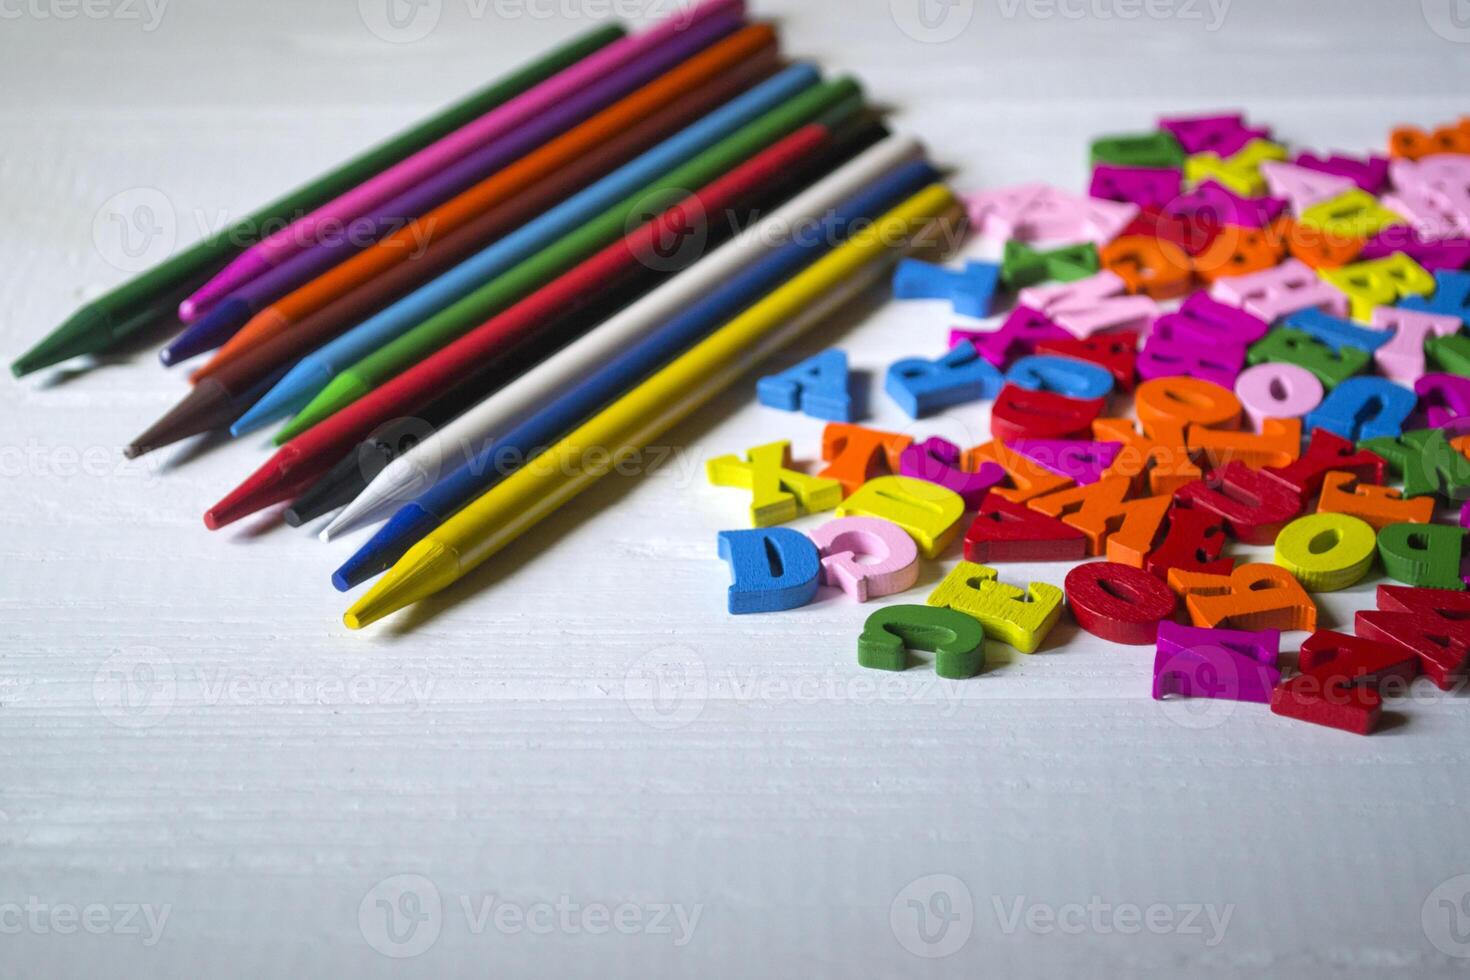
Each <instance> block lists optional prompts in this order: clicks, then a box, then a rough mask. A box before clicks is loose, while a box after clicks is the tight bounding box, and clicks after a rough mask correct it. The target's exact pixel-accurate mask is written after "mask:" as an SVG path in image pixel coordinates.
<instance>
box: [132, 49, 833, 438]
mask: <svg viewBox="0 0 1470 980" xmlns="http://www.w3.org/2000/svg"><path fill="white" fill-rule="evenodd" d="M761 68H762V65H761V63H760V62H758V61H747V62H745V63H742V65H741V66H740V67H739V68H738V69H737V70H736V71H734V72H727V73H726V74H724V75H721V76H719V78H718V79H716V80H715V81H713V82H711V83H710V84H709V85H707V86H701V87H700V88H698V89H696V90H695V91H693V92H690V93H688V94H687V95H685V96H683V97H681V98H680V99H678V100H676V101H675V102H674V103H672V104H670V105H669V106H666V107H665V108H664V109H661V110H660V111H659V112H657V113H655V114H654V115H652V116H650V117H648V118H647V119H644V120H643V121H642V122H640V123H637V124H635V125H633V126H632V127H630V128H628V129H625V130H624V131H623V132H622V133H620V134H619V135H618V136H616V137H614V138H613V139H611V140H609V141H608V142H607V143H604V144H601V145H600V146H597V147H595V148H593V149H592V150H590V151H589V152H588V153H586V154H585V155H584V156H582V157H580V158H578V159H577V160H575V161H573V162H572V163H570V164H568V165H567V166H566V167H563V168H561V169H559V170H553V171H551V172H550V173H549V174H547V175H546V176H545V177H544V178H543V179H542V180H540V181H538V182H536V183H535V184H532V185H531V186H530V187H529V188H527V189H526V190H524V191H523V192H521V193H519V194H516V195H515V196H513V197H511V198H510V199H509V200H507V201H506V202H504V203H503V204H501V205H499V206H497V207H494V208H491V209H490V210H488V211H486V212H485V213H484V214H481V215H480V216H479V217H478V218H476V219H474V220H473V221H471V222H470V223H469V224H467V225H464V226H462V227H460V228H458V229H456V230H455V231H454V232H452V233H450V234H448V235H445V236H443V237H442V238H436V239H435V241H434V243H433V244H432V245H431V246H430V247H429V249H428V250H426V251H425V252H424V253H423V254H422V255H419V256H417V257H416V258H410V259H408V260H407V261H405V262H403V263H400V264H399V265H397V266H394V267H393V268H391V269H389V270H388V271H386V272H385V273H383V274H382V275H379V276H375V277H373V278H371V279H369V280H368V281H367V282H366V283H364V284H363V286H362V287H361V288H358V289H354V290H352V291H350V292H348V293H346V294H344V295H343V296H342V297H341V298H339V299H337V300H335V301H333V302H331V303H329V304H327V305H326V306H324V307H322V308H321V309H319V310H317V311H316V312H315V313H312V314H310V315H309V316H307V317H306V318H304V319H303V320H302V321H301V322H299V323H297V324H295V325H294V326H292V327H291V328H290V329H289V330H282V331H280V332H278V333H276V334H275V335H273V336H271V337H270V339H268V340H266V341H264V342H262V343H260V344H255V345H251V346H248V347H246V348H244V349H243V350H242V351H241V352H240V353H239V354H238V355H237V356H234V357H229V358H223V360H222V363H221V365H220V367H218V368H217V369H216V370H213V371H210V372H208V373H203V372H201V373H202V374H203V376H202V377H201V378H200V380H199V381H198V382H197V383H196V384H195V385H194V386H193V387H192V388H191V389H190V390H189V393H188V394H187V395H186V396H185V397H184V399H183V400H182V401H180V402H179V404H177V405H176V406H174V408H172V409H170V410H169V412H168V413H166V414H165V415H164V416H163V417H162V418H161V419H159V420H158V421H157V422H155V423H154V424H153V425H152V426H150V427H149V429H148V430H147V431H146V432H144V433H143V434H142V435H140V436H139V437H138V438H137V439H135V440H133V443H132V444H131V445H130V446H128V447H127V448H126V449H125V450H124V453H125V454H126V455H127V456H128V457H129V458H132V457H135V456H138V455H141V454H142V453H144V452H147V451H150V450H153V449H157V448H160V447H162V446H167V445H169V444H171V443H174V442H177V441H179V440H180V439H184V438H187V437H189V436H192V435H197V434H199V433H202V432H208V431H210V430H213V429H218V428H223V427H225V426H228V425H230V423H231V422H235V421H237V420H240V419H242V413H244V414H249V413H246V412H245V410H246V409H247V408H251V402H247V401H245V400H244V399H243V398H242V397H241V394H242V393H244V392H246V391H251V392H256V390H257V382H258V381H259V379H260V378H263V377H265V376H266V375H267V374H273V373H274V374H277V375H280V374H281V369H282V368H291V369H292V370H295V369H296V362H297V361H298V360H299V359H300V358H302V357H303V355H309V354H311V353H312V352H313V351H315V349H316V348H318V347H320V346H321V345H322V344H323V343H326V342H327V341H330V340H331V339H332V338H334V337H336V336H337V335H338V334H339V333H341V332H342V330H344V329H346V327H348V326H350V325H352V324H355V323H358V322H360V321H362V320H364V319H366V318H367V317H369V316H371V315H373V314H374V313H377V312H378V311H380V310H381V309H382V308H383V307H385V306H388V305H390V304H391V303H392V302H394V301H396V300H398V299H400V298H401V297H403V296H406V295H408V294H409V293H410V292H412V291H413V290H415V289H418V288H419V287H420V286H421V285H422V283H423V280H425V279H432V278H433V277H434V276H436V275H438V274H440V273H443V272H446V271H448V270H449V269H450V268H451V267H453V266H454V265H455V264H456V263H458V262H460V261H461V260H463V259H465V258H466V257H467V256H468V255H469V254H471V253H472V252H473V251H474V250H475V249H478V248H480V246H482V245H483V244H484V242H485V240H486V239H489V238H494V237H495V236H496V235H497V234H498V233H499V232H501V231H503V230H505V229H508V228H513V227H515V226H517V225H520V224H521V223H522V222H524V221H526V220H527V219H528V218H533V217H535V216H537V215H538V214H540V213H541V212H542V211H543V209H545V208H547V207H551V206H552V205H557V207H558V208H560V204H558V202H560V201H562V199H563V198H565V196H566V193H567V192H568V191H569V190H571V189H575V188H576V187H578V186H580V185H582V184H583V183H585V182H586V181H587V180H588V179H590V178H591V177H593V176H596V175H598V174H602V173H604V172H606V171H607V170H608V169H610V168H611V167H612V166H613V165H615V164H617V163H618V162H619V161H620V160H622V159H623V158H624V157H625V156H627V155H628V153H629V152H630V150H632V149H636V148H638V147H641V146H644V145H646V144H647V143H649V142H651V141H652V140H653V139H656V138H658V136H659V135H661V134H663V133H666V132H668V131H669V130H672V129H674V128H676V127H678V126H679V125H682V124H684V123H685V122H687V121H688V120H689V119H691V118H696V117H698V116H700V115H702V114H703V113H705V112H706V111H707V110H708V109H709V108H711V106H712V105H715V104H718V103H719V102H721V101H724V99H725V98H726V97H727V96H729V95H731V94H734V93H735V91H737V90H738V89H739V88H740V87H741V86H743V85H744V84H745V83H746V81H747V78H746V74H747V73H748V72H755V73H757V74H758V73H759V71H760V70H761ZM787 74H788V78H787V79H786V80H784V81H783V82H782V83H781V84H780V85H777V86H774V87H772V88H770V89H768V90H767V91H765V92H763V93H762V94H761V96H760V97H759V98H758V99H756V100H754V101H752V102H751V103H749V104H748V106H747V107H745V108H743V109H742V111H741V113H739V114H738V115H736V114H731V113H728V112H726V110H727V109H730V108H731V107H733V106H734V105H735V102H731V103H730V104H729V105H727V106H724V107H722V108H720V109H717V110H716V111H715V113H714V115H711V116H708V117H706V120H701V121H700V122H698V123H696V124H695V126H704V125H705V124H706V121H708V122H711V123H714V124H715V126H716V128H717V133H718V132H724V131H725V129H733V128H736V127H737V126H738V125H739V123H740V122H741V121H744V120H745V119H747V118H749V117H753V116H755V115H757V114H758V113H759V111H760V109H761V108H763V107H765V106H767V105H768V104H769V103H773V102H776V101H778V100H779V99H780V98H781V97H782V96H783V95H785V94H789V93H790V92H791V91H794V90H796V86H797V83H798V82H800V83H802V84H808V85H809V84H810V83H812V82H815V80H816V72H815V69H812V68H809V67H808V68H802V69H797V68H793V69H789V70H788V73H787ZM772 81H775V80H774V79H773V80H772ZM758 88H759V87H758ZM747 94H748V95H754V94H755V90H752V92H751V93H747ZM743 98H744V97H743V96H742V97H737V100H736V101H737V102H738V101H741V100H742V99H743ZM716 117H719V119H717V118H716ZM725 120H729V121H728V122H725ZM720 126H724V127H725V128H724V129H719V128H718V127H720ZM686 132H687V130H686ZM678 138H679V137H678V136H675V137H673V138H672V139H678ZM714 138H715V136H713V135H712V136H710V137H709V139H710V140H711V141H713V139H714ZM666 143H667V141H666ZM652 152H655V151H650V153H652ZM603 179H604V180H610V179H612V178H611V176H609V177H607V178H603ZM600 183H601V181H599V184H600ZM594 186H596V185H594ZM590 190H591V188H587V189H586V191H579V192H578V194H577V195H575V196H574V198H573V199H576V198H577V197H581V196H582V194H584V193H586V192H587V191H590ZM618 196H620V195H618V194H614V195H612V197H611V199H612V200H616V199H617V197H618ZM540 220H541V219H540V218H539V217H538V218H536V221H535V222H533V223H536V222H539V221H540ZM528 227H529V226H528ZM220 360H221V358H220V357H217V358H216V361H220ZM214 364H215V361H211V362H210V366H213V365H214ZM272 390H274V389H272ZM260 394H264V392H261V393H258V394H257V397H259V395H260ZM254 404H255V405H256V406H259V405H260V404H262V402H261V401H256V402H254ZM296 407H299V406H296ZM251 411H252V412H254V411H255V410H254V409H253V408H251ZM262 414H263V413H262ZM280 414H285V412H284V410H283V411H282V412H281V413H280ZM268 421H270V417H266V418H263V419H261V420H260V422H259V424H262V425H263V424H265V422H268ZM256 427H257V426H256V425H249V424H247V425H244V426H241V427H239V428H238V429H236V430H232V431H235V432H236V434H237V435H238V434H240V432H245V431H250V430H251V429H253V428H256Z"/></svg>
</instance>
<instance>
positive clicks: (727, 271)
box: [322, 136, 920, 567]
mask: <svg viewBox="0 0 1470 980" xmlns="http://www.w3.org/2000/svg"><path fill="white" fill-rule="evenodd" d="M919 152H920V150H919V144H918V143H917V142H916V141H915V140H913V139H912V138H910V137H905V136H891V137H889V138H888V139H886V140H884V141H882V142H881V143H879V144H878V145H877V146H874V147H872V148H870V149H868V150H866V151H865V152H863V153H862V154H861V155H859V156H858V157H857V158H855V159H854V160H852V161H851V162H849V163H847V164H845V165H844V166H842V167H841V168H839V169H837V170H836V171H834V172H833V173H832V174H830V175H829V176H827V177H825V178H823V179H822V180H821V181H819V182H817V183H816V184H815V185H813V186H812V187H810V188H808V189H807V190H805V191H803V192H802V193H801V194H799V195H798V196H797V197H796V198H794V199H793V200H791V201H789V202H788V203H786V204H785V205H783V206H782V207H781V208H780V209H778V210H777V211H775V212H774V213H772V214H771V215H769V216H768V217H766V218H765V219H763V220H762V221H761V223H760V224H759V225H758V226H756V227H755V228H754V229H752V230H751V232H750V233H746V234H741V235H740V236H739V237H738V238H736V239H734V240H732V241H730V242H728V243H726V244H725V245H723V246H721V247H720V248H719V249H718V250H717V251H716V252H714V254H712V255H710V256H709V257H708V258H706V259H703V260H702V261H700V262H698V263H696V264H695V265H694V266H693V267H691V268H690V269H688V270H686V271H684V272H682V273H680V274H679V275H678V276H676V277H674V278H673V279H670V280H669V281H668V282H666V283H664V284H662V285H660V286H659V287H658V288H657V289H655V290H654V291H653V292H651V293H649V294H648V295H647V296H645V297H644V298H643V299H641V300H639V301H638V302H636V303H634V304H633V305H632V306H630V307H628V308H627V309H626V310H623V311H622V312H620V313H618V314H617V315H616V316H614V317H612V318H611V319H609V320H608V321H607V322H606V323H604V324H602V326H600V327H598V328H597V329H596V330H593V331H592V332H590V333H588V334H587V335H586V336H584V337H581V338H579V339H578V340H576V341H575V342H573V343H572V344H570V345H568V346H567V347H566V348H564V349H562V350H560V351H558V352H556V353H555V354H554V355H552V356H551V357H550V358H548V359H547V360H546V361H544V362H542V363H541V364H538V365H537V366H536V367H535V368H533V369H532V370H530V371H528V372H526V373H525V374H523V375H521V376H520V377H519V378H517V379H515V380H514V381H512V382H511V383H510V384H508V385H506V386H505V387H504V388H501V389H499V390H497V391H495V393H494V394H492V395H491V396H490V397H489V398H487V399H485V400H484V401H482V402H480V403H479V404H478V405H476V406H475V407H474V408H472V409H470V410H469V411H468V412H466V413H465V414H463V415H461V416H460V417H459V418H457V419H455V420H454V421H453V422H452V423H450V424H449V425H448V426H445V427H444V428H441V429H438V430H437V431H435V432H433V433H432V434H431V435H429V436H428V437H427V438H424V439H421V440H419V441H418V443H417V444H416V445H414V446H413V447H412V448H410V449H409V450H408V451H407V452H405V453H403V454H401V455H399V456H398V458H397V459H395V460H393V461H392V462H390V463H389V464H388V465H387V466H385V467H384V468H383V469H382V471H381V472H379V473H378V474H376V475H375V476H373V477H372V480H371V482H370V483H369V484H368V485H367V487H366V488H365V489H364V490H363V492H362V493H360V494H358V495H357V497H356V498H354V499H353V500H352V502H351V503H349V504H347V506H346V507H345V508H344V509H343V510H342V512H341V513H339V514H338V515H337V516H336V517H334V518H333V519H332V521H331V522H330V523H329V524H328V525H327V526H326V527H325V528H323V529H322V538H323V539H324V540H330V539H331V538H332V537H334V536H336V535H338V534H341V533H343V532H344V531H348V530H351V529H353V528H355V527H358V526H360V525H361V524H363V523H366V522H367V521H368V520H370V519H372V518H374V517H376V516H378V515H379V514H382V513H383V512H385V511H386V510H387V509H389V508H392V507H396V506H398V505H399V504H402V503H403V502H405V501H407V500H410V499H411V498H412V497H413V496H414V495H415V494H417V493H419V492H420V491H422V490H424V489H426V488H428V487H430V486H432V485H433V483H434V481H435V480H436V479H438V478H439V477H440V476H442V475H443V474H446V473H449V472H451V471H452V470H453V469H454V468H455V467H456V466H458V465H459V464H460V463H462V462H464V460H465V454H466V452H470V453H473V452H475V451H477V450H478V448H479V447H481V446H483V445H484V444H486V443H487V442H488V441H489V440H491V439H492V438H494V437H495V436H496V435H497V434H503V433H504V432H506V431H507V429H508V428H509V427H510V426H512V425H515V424H518V423H519V422H521V421H523V420H524V419H525V418H527V417H528V416H529V415H531V414H532V413H533V412H535V411H537V410H538V408H539V407H540V406H543V405H545V404H547V403H549V402H550V401H551V400H552V399H553V398H558V397H560V396H561V395H562V393H563V392H565V391H567V390H568V389H570V388H572V387H573V386H576V387H582V386H585V385H586V384H587V383H588V382H587V381H586V379H587V378H588V377H589V376H590V375H592V374H593V373H594V372H596V371H598V370H599V369H600V368H602V366H603V365H605V364H607V363H609V362H610V361H611V360H612V359H613V358H615V357H617V356H618V355H619V354H620V353H621V352H622V351H624V350H626V349H627V348H628V347H629V346H630V345H632V344H635V343H641V342H643V340H644V336H645V334H646V333H647V332H648V331H649V330H651V329H652V328H653V327H654V326H655V325H657V324H660V323H662V322H663V321H665V320H668V319H670V318H672V317H676V316H678V315H679V314H680V313H681V311H684V310H686V309H688V308H690V307H691V306H693V305H695V304H698V303H700V302H701V297H702V296H704V295H705V294H707V293H709V292H711V291H713V290H714V289H716V288H718V286H719V284H720V283H722V282H724V281H725V280H727V279H730V278H731V277H732V276H736V275H740V274H743V271H744V270H746V269H748V268H749V266H750V265H751V263H752V262H754V261H756V259H757V258H758V257H759V256H760V255H761V254H762V245H763V244H764V243H767V242H771V241H775V240H777V237H778V235H779V234H780V232H781V231H782V230H783V229H789V228H792V227H795V226H796V225H797V224H798V223H800V222H802V221H805V220H810V218H811V216H817V217H820V216H821V215H822V214H823V213H824V212H825V211H826V210H827V209H828V208H830V207H833V206H835V205H836V204H838V203H839V202H840V201H842V200H844V199H845V198H847V197H849V196H850V195H852V194H853V193H855V192H856V191H858V190H859V189H861V188H862V187H864V186H865V185H867V184H869V183H871V182H872V181H875V180H877V179H878V178H880V177H881V176H882V175H884V174H885V173H888V172H890V171H892V170H894V169H895V168H898V167H901V166H902V165H903V164H905V163H907V162H909V161H911V160H913V159H914V158H916V157H917V156H918V155H919ZM344 567H345V566H344Z"/></svg>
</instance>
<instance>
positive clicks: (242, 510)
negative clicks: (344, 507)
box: [204, 446, 318, 531]
mask: <svg viewBox="0 0 1470 980" xmlns="http://www.w3.org/2000/svg"><path fill="white" fill-rule="evenodd" d="M300 463H301V452H300V450H298V449H296V448H295V447H294V446H284V447H282V448H281V449H278V450H277V451H276V454H275V455H274V456H272V457H271V458H270V459H268V460H266V462H265V464H264V465H263V466H261V467H260V469H258V470H256V471H255V472H254V473H252V474H250V475H249V476H248V477H246V478H245V482H244V483H241V484H240V485H239V486H238V487H236V488H235V489H233V490H231V491H230V492H229V493H228V494H226V495H225V496H224V498H223V499H221V500H220V502H219V503H217V504H215V505H214V506H213V507H211V508H209V510H207V511H205V512H204V526H205V527H207V528H209V529H210V530H211V531H217V530H219V529H220V528H222V527H224V526H225V525H226V524H233V523H234V522H235V521H238V520H240V519H241V518H242V517H249V516H250V515H251V514H254V513H255V512H256V511H259V510H264V509H265V508H267V507H269V506H270V505H271V504H278V503H280V502H281V501H283V500H290V499H291V498H292V497H294V496H296V495H297V494H298V493H300V492H301V491H302V490H304V489H306V487H307V486H308V485H309V484H310V482H311V479H312V478H313V477H314V476H315V474H316V473H317V472H318V471H317V470H314V469H312V468H311V467H310V466H307V467H305V470H304V472H298V469H299V464H300Z"/></svg>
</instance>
